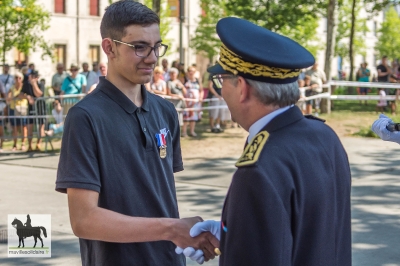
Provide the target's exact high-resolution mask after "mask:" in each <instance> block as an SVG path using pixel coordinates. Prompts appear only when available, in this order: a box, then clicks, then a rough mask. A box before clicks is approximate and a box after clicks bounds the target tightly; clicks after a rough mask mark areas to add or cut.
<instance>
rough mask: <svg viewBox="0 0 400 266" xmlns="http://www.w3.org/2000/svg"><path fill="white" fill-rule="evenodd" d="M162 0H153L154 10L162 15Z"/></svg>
mask: <svg viewBox="0 0 400 266" xmlns="http://www.w3.org/2000/svg"><path fill="white" fill-rule="evenodd" d="M160 10H161V0H153V11H154V12H155V13H156V14H157V15H158V16H160Z"/></svg>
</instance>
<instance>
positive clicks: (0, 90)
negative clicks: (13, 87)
mask: <svg viewBox="0 0 400 266" xmlns="http://www.w3.org/2000/svg"><path fill="white" fill-rule="evenodd" d="M0 93H6V88H5V86H4V84H3V82H2V81H1V80H0Z"/></svg>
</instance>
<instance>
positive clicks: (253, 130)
mask: <svg viewBox="0 0 400 266" xmlns="http://www.w3.org/2000/svg"><path fill="white" fill-rule="evenodd" d="M293 106H294V105H293V104H292V105H290V106H285V107H282V108H279V109H277V110H275V111H273V112H272V113H269V114H267V115H266V116H264V117H261V118H260V119H258V120H257V121H256V122H255V123H254V124H252V125H251V126H250V128H249V136H248V137H247V141H248V142H250V141H251V140H252V139H253V138H254V137H255V135H257V133H258V132H260V131H261V129H262V128H263V127H265V126H266V125H267V124H268V123H269V122H271V120H272V119H274V118H275V117H276V116H278V115H280V114H282V113H283V112H285V111H286V110H288V109H289V108H291V107H293Z"/></svg>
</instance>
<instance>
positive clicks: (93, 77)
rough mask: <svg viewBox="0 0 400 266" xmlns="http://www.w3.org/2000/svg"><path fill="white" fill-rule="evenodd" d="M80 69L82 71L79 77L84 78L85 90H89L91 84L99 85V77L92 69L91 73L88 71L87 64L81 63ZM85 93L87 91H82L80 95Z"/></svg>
mask: <svg viewBox="0 0 400 266" xmlns="http://www.w3.org/2000/svg"><path fill="white" fill-rule="evenodd" d="M93 65H94V64H93ZM82 69H83V71H82V72H81V75H84V76H85V77H86V88H88V89H90V88H91V87H92V85H93V84H96V83H99V75H98V74H97V72H96V71H95V70H94V69H93V71H90V70H89V64H88V63H83V64H82ZM86 92H87V91H82V93H86Z"/></svg>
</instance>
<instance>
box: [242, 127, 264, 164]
mask: <svg viewBox="0 0 400 266" xmlns="http://www.w3.org/2000/svg"><path fill="white" fill-rule="evenodd" d="M268 136H269V134H268V132H267V131H261V132H260V133H258V134H257V135H256V136H255V137H254V138H253V139H252V140H251V142H250V143H249V144H247V146H246V148H245V149H244V151H243V154H242V156H240V158H239V160H238V161H237V162H236V164H235V166H236V167H242V166H248V165H252V164H255V163H256V162H257V161H258V157H259V156H260V153H261V151H262V149H263V147H264V145H265V143H266V142H267V139H268Z"/></svg>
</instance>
